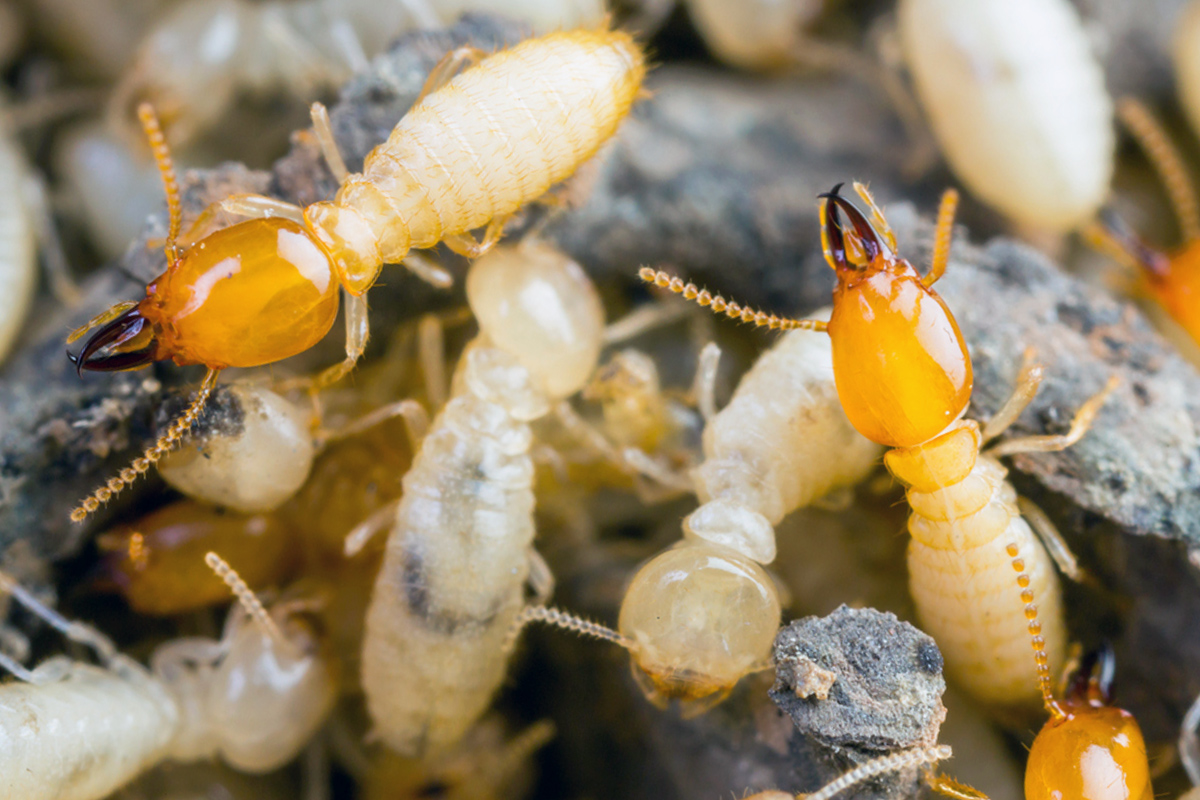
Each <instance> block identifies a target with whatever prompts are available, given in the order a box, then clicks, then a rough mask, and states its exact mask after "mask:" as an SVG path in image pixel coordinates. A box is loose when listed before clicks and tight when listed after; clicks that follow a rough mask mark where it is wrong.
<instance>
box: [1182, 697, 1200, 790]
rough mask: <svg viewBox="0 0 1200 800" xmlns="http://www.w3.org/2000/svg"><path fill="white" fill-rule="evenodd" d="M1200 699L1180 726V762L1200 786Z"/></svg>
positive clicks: (1188, 711) (1193, 780) (1192, 706)
mask: <svg viewBox="0 0 1200 800" xmlns="http://www.w3.org/2000/svg"><path fill="white" fill-rule="evenodd" d="M1198 729H1200V697H1197V698H1196V699H1195V701H1193V702H1192V705H1191V707H1190V708H1189V709H1188V710H1187V713H1186V714H1184V715H1183V722H1182V723H1180V726H1179V760H1180V761H1182V762H1183V768H1184V770H1185V771H1186V772H1187V774H1188V778H1190V779H1191V781H1192V786H1200V730H1198Z"/></svg>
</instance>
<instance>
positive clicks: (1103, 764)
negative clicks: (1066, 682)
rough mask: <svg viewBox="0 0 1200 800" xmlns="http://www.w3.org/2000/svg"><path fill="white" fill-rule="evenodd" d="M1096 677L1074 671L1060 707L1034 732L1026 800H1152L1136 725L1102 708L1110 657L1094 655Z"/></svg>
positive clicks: (1113, 710)
mask: <svg viewBox="0 0 1200 800" xmlns="http://www.w3.org/2000/svg"><path fill="white" fill-rule="evenodd" d="M1099 660H1100V675H1099V676H1098V677H1097V676H1093V675H1092V674H1091V669H1090V668H1088V667H1084V668H1083V669H1081V671H1080V676H1081V677H1079V678H1077V679H1076V681H1075V683H1074V686H1073V687H1072V690H1071V692H1069V693H1068V695H1067V698H1066V700H1065V701H1064V702H1063V703H1062V711H1063V712H1064V715H1063V716H1062V717H1052V718H1051V719H1050V720H1049V721H1048V722H1047V723H1046V724H1045V725H1044V726H1043V727H1042V729H1041V731H1039V732H1038V735H1037V738H1036V739H1034V740H1033V746H1032V747H1031V748H1030V749H1029V762H1028V764H1027V765H1026V767H1025V798H1026V800H1152V798H1153V797H1154V791H1153V789H1152V788H1151V785H1150V764H1149V762H1148V761H1147V759H1146V743H1145V741H1144V740H1143V739H1142V731H1141V729H1140V728H1139V727H1138V724H1137V720H1135V719H1134V718H1133V715H1132V714H1130V713H1129V712H1128V711H1125V710H1123V709H1120V708H1115V707H1113V706H1111V705H1108V702H1109V700H1110V688H1111V687H1110V683H1111V677H1112V653H1111V651H1109V650H1105V651H1104V652H1102V653H1101V655H1100V656H1099Z"/></svg>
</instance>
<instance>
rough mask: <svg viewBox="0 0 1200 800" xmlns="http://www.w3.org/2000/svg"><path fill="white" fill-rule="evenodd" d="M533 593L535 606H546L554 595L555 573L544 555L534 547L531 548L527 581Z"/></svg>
mask: <svg viewBox="0 0 1200 800" xmlns="http://www.w3.org/2000/svg"><path fill="white" fill-rule="evenodd" d="M525 582H526V583H528V584H529V588H530V590H532V591H533V604H534V605H535V606H544V605H546V603H547V602H549V600H550V596H551V595H553V594H554V573H553V572H552V571H551V570H550V565H549V564H547V563H546V559H544V558H542V554H541V553H539V552H538V551H537V550H535V549H533V548H532V547H531V548H529V577H528V578H526V579H525Z"/></svg>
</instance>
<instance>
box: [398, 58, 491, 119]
mask: <svg viewBox="0 0 1200 800" xmlns="http://www.w3.org/2000/svg"><path fill="white" fill-rule="evenodd" d="M486 56H487V53H485V52H483V51H482V50H480V49H479V48H478V47H470V46H463V47H456V48H455V49H453V50H451V51H450V52H449V53H446V55H444V56H442V60H441V61H439V62H438V63H437V64H435V65H434V67H433V69H432V70H430V71H429V77H428V78H426V79H425V85H424V86H422V87H421V93H420V94H418V95H417V99H416V100H415V101H413V105H414V106H415V105H417V104H418V103H420V102H421V101H422V100H424V99H425V98H426V97H428V96H429V95H431V94H433V93H434V92H436V91H437V90H438V89H440V88H442V87H443V86H445V85H446V84H447V83H449V82H450V81H452V80H454V76H455V75H457V74H458V73H460V72H462V71H463V70H464V69H466V68H467V67H472V66H474V65H476V64H478V63H479V62H480V61H482V60H483V59H484V58H485V57H486Z"/></svg>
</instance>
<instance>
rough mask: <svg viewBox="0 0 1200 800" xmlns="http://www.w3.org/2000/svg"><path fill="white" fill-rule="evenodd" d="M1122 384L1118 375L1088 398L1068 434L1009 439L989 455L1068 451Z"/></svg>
mask: <svg viewBox="0 0 1200 800" xmlns="http://www.w3.org/2000/svg"><path fill="white" fill-rule="evenodd" d="M1120 383H1121V380H1120V378H1118V377H1117V376H1116V375H1113V376H1112V377H1111V378H1109V379H1108V383H1106V384H1105V385H1104V388H1103V389H1101V390H1100V391H1099V392H1097V393H1096V394H1094V395H1093V396H1092V397H1090V398H1088V399H1087V401H1086V402H1084V404H1083V405H1081V406H1080V407H1079V410H1078V411H1076V412H1075V417H1074V419H1072V420H1071V428H1070V430H1068V431H1067V432H1066V433H1064V434H1061V435H1057V436H1053V435H1052V436H1023V437H1021V438H1018V439H1009V440H1008V441H1005V442H1001V443H1000V444H998V445H995V446H994V447H992V448H991V449H990V450H989V451H988V454H989V455H990V456H992V457H993V458H999V457H1001V456H1008V455H1012V454H1014V453H1055V452H1058V451H1059V450H1066V449H1067V448H1068V447H1070V446H1071V445H1073V444H1075V443H1076V442H1078V441H1079V440H1080V439H1082V438H1083V435H1084V434H1085V433H1087V432H1088V429H1089V428H1091V427H1092V422H1094V421H1095V419H1096V415H1097V414H1098V413H1100V407H1101V406H1103V405H1104V401H1105V400H1107V399H1108V396H1109V395H1110V394H1112V392H1113V391H1114V390H1115V389H1116V388H1117V386H1119V385H1120Z"/></svg>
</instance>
